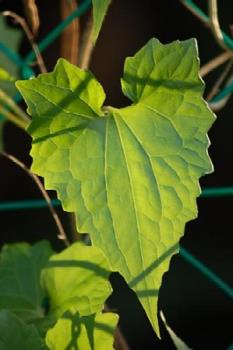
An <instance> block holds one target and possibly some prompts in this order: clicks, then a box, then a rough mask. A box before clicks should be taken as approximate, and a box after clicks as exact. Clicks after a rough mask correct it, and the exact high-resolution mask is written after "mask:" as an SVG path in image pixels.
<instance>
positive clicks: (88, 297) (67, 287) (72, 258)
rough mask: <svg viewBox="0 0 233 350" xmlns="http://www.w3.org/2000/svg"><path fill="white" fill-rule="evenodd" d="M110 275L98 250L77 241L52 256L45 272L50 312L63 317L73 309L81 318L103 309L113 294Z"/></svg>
mask: <svg viewBox="0 0 233 350" xmlns="http://www.w3.org/2000/svg"><path fill="white" fill-rule="evenodd" d="M109 274H110V271H109V266H108V264H107V260H106V259H105V257H104V255H103V253H102V252H101V250H100V249H98V248H96V247H90V246H85V245H83V244H82V243H80V242H77V243H74V244H72V245H71V246H70V247H69V248H67V249H65V250H64V251H63V252H61V253H60V254H57V255H53V256H52V257H51V259H50V262H49V264H48V267H47V268H46V269H44V270H43V271H42V285H43V286H44V288H45V290H47V293H48V295H49V300H50V312H51V313H52V314H55V315H56V316H60V315H62V314H63V312H64V311H66V310H68V309H70V308H71V307H72V308H75V309H76V310H78V311H79V313H80V314H81V315H89V314H93V313H95V312H96V311H100V310H102V309H103V304H104V302H105V300H106V299H107V298H108V296H109V295H110V293H111V292H112V288H111V285H110V283H109V281H108V277H109Z"/></svg>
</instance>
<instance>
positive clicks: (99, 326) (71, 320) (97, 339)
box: [46, 311, 118, 350]
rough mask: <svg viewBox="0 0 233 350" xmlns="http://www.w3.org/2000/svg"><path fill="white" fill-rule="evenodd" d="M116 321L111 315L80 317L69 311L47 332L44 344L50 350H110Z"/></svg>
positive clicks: (116, 318) (98, 314) (99, 314)
mask: <svg viewBox="0 0 233 350" xmlns="http://www.w3.org/2000/svg"><path fill="white" fill-rule="evenodd" d="M117 321H118V316H117V315H116V314H113V313H105V314H102V313H97V314H96V315H89V316H83V317H80V316H79V314H78V313H76V314H75V313H73V312H71V311H69V312H66V313H65V314H64V315H63V316H62V318H60V319H59V320H58V321H57V323H56V325H55V326H54V328H52V329H50V330H49V331H48V333H47V335H46V344H47V346H48V348H49V349H50V350H64V349H71V348H72V349H82V350H84V349H85V350H99V349H101V350H111V349H114V348H113V333H114V330H115V327H116V324H117Z"/></svg>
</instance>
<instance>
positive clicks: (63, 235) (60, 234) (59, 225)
mask: <svg viewBox="0 0 233 350" xmlns="http://www.w3.org/2000/svg"><path fill="white" fill-rule="evenodd" d="M0 154H1V155H2V156H4V157H5V158H7V159H9V160H11V161H12V162H13V163H14V164H16V165H18V166H19V167H20V168H21V169H22V170H23V171H24V172H25V173H26V174H27V175H29V176H30V177H31V178H32V180H33V181H34V182H35V184H36V185H37V187H38V189H39V190H40V192H41V194H42V196H43V197H44V199H45V200H46V202H47V204H48V208H49V210H50V212H51V214H52V217H53V220H54V222H55V224H56V226H57V229H58V236H57V237H58V238H59V239H61V240H63V241H64V244H65V245H66V246H69V240H68V238H67V236H66V233H65V231H64V228H63V226H62V223H61V221H60V219H59V217H58V215H57V213H56V211H55V209H54V207H53V205H52V203H51V199H50V198H49V195H48V193H47V192H46V190H45V189H44V187H43V185H42V183H41V181H40V179H39V177H38V176H37V175H35V174H33V173H32V172H31V171H30V170H29V169H28V168H27V167H26V165H25V164H23V163H22V162H21V161H20V160H19V159H17V158H16V157H14V156H13V155H11V154H8V153H6V152H1V153H0Z"/></svg>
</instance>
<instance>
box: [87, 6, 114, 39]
mask: <svg viewBox="0 0 233 350" xmlns="http://www.w3.org/2000/svg"><path fill="white" fill-rule="evenodd" d="M110 3H111V0H92V4H93V21H94V23H93V26H94V28H93V41H94V42H95V41H96V40H97V38H98V36H99V32H100V29H101V27H102V24H103V21H104V17H105V15H106V12H107V10H108V7H109V5H110Z"/></svg>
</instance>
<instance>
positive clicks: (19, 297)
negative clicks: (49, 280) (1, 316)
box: [0, 241, 52, 321]
mask: <svg viewBox="0 0 233 350" xmlns="http://www.w3.org/2000/svg"><path fill="white" fill-rule="evenodd" d="M51 254H52V249H51V247H50V245H49V243H48V242H47V241H41V242H38V243H36V244H35V245H33V246H30V245H29V244H27V243H16V244H9V245H8V244H7V245H4V246H3V248H2V251H1V255H0V309H1V308H8V309H10V310H11V311H12V312H14V313H15V314H17V315H19V316H20V317H22V318H23V319H24V320H25V321H31V320H33V319H34V318H38V317H42V316H43V309H42V301H43V298H44V297H45V294H44V291H43V290H42V288H41V286H40V273H41V270H42V268H43V267H44V266H45V265H46V264H47V262H48V259H49V257H50V256H51Z"/></svg>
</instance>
